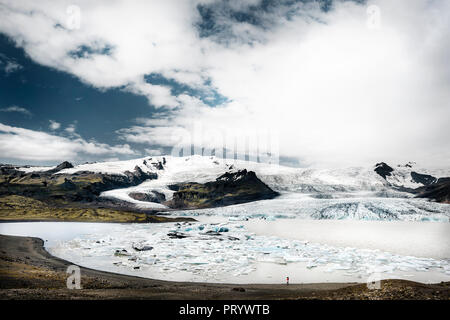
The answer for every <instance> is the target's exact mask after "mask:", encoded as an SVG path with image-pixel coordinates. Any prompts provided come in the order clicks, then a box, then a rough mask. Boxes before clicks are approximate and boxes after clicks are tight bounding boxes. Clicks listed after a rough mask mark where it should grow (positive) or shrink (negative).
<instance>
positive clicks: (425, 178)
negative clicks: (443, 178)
mask: <svg viewBox="0 0 450 320" xmlns="http://www.w3.org/2000/svg"><path fill="white" fill-rule="evenodd" d="M411 178H412V179H413V181H414V182H417V183H421V184H423V185H424V186H429V185H430V184H433V183H436V182H437V180H438V179H437V178H435V177H433V176H431V175H429V174H421V173H417V172H414V171H412V172H411Z"/></svg>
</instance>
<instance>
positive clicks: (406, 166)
mask: <svg viewBox="0 0 450 320" xmlns="http://www.w3.org/2000/svg"><path fill="white" fill-rule="evenodd" d="M415 165H416V163H415V162H414V161H409V162H408V163H405V164H403V165H402V164H399V165H397V167H399V168H402V167H403V168H412V167H413V166H415Z"/></svg>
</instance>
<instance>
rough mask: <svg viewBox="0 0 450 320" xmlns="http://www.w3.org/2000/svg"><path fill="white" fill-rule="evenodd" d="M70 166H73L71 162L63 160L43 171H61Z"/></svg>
mask: <svg viewBox="0 0 450 320" xmlns="http://www.w3.org/2000/svg"><path fill="white" fill-rule="evenodd" d="M70 168H73V164H71V163H70V162H68V161H64V162H62V163H60V164H58V165H57V166H56V168H53V169H50V170H47V171H45V172H48V173H55V172H59V171H61V170H64V169H70Z"/></svg>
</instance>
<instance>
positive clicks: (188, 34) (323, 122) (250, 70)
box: [0, 0, 450, 165]
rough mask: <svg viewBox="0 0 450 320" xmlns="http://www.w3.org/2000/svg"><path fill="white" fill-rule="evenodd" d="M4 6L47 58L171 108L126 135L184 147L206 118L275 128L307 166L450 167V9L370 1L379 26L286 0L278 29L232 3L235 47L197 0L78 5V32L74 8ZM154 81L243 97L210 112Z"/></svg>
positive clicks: (271, 18)
mask: <svg viewBox="0 0 450 320" xmlns="http://www.w3.org/2000/svg"><path fill="white" fill-rule="evenodd" d="M0 2H1V3H4V4H5V6H3V7H0V31H2V32H5V33H7V34H8V35H9V36H11V37H13V38H14V39H15V40H16V42H17V43H18V44H19V45H20V46H22V47H24V48H25V50H26V52H27V53H28V54H29V55H30V57H31V58H32V59H34V60H35V61H38V62H39V63H41V64H44V65H48V66H52V67H55V68H58V69H59V70H64V71H67V72H70V73H72V74H74V75H76V76H78V77H79V78H80V79H82V80H83V81H85V82H86V83H89V84H91V85H93V86H95V87H98V88H109V87H115V86H119V87H123V88H126V89H127V90H129V91H131V92H134V93H136V94H141V95H144V96H146V97H147V98H148V99H149V101H150V102H151V103H152V104H154V105H155V106H156V107H159V109H158V110H160V111H161V112H162V113H161V116H160V117H158V118H156V119H154V120H151V121H147V122H146V123H145V121H144V122H141V123H138V125H136V126H133V127H130V128H125V129H122V130H120V131H119V132H118V133H119V135H120V136H121V137H122V138H123V139H125V140H126V141H130V142H135V143H143V144H149V145H155V144H159V145H161V146H171V145H174V144H177V143H178V142H179V141H180V139H183V138H184V137H186V136H187V135H188V134H189V133H193V130H194V127H195V123H201V124H202V126H203V127H204V128H205V130H206V131H208V132H211V131H214V130H215V131H216V132H217V131H227V132H236V133H238V132H239V135H241V133H242V132H243V131H245V130H246V131H249V132H251V131H258V130H260V129H266V128H271V129H273V130H274V131H277V132H279V135H280V144H279V146H280V153H281V155H283V156H290V157H297V158H299V159H301V160H302V161H303V163H306V164H318V163H327V164H344V165H349V164H368V163H370V164H372V163H374V162H375V161H379V160H384V161H396V162H404V161H409V160H416V161H419V162H422V163H424V164H426V165H433V164H436V165H440V164H447V162H448V159H449V158H450V154H449V153H450V151H449V150H450V140H449V139H448V136H450V125H449V123H448V119H450V96H449V95H450V90H449V89H450V66H449V65H448V63H447V60H448V56H450V49H449V48H450V43H449V41H448V39H450V3H449V2H448V1H441V2H439V1H427V0H412V1H406V0H403V1H395V2H393V1H388V0H374V1H368V3H367V5H371V4H374V5H377V6H378V7H379V8H380V10H381V28H380V29H379V30H371V29H369V28H367V25H366V23H367V19H368V17H367V13H366V8H367V5H360V4H355V3H353V2H339V1H337V2H335V5H334V9H333V10H330V11H329V12H327V13H325V12H322V11H320V10H319V9H318V7H317V5H314V4H308V5H303V4H297V5H296V7H295V8H294V9H295V10H294V14H293V15H292V16H290V18H289V19H286V14H287V12H289V10H291V8H289V7H287V6H281V7H279V9H274V10H273V11H271V12H266V13H264V14H262V13H261V16H260V18H261V20H262V21H263V22H264V26H265V28H258V27H255V26H254V25H251V24H248V23H237V22H236V21H232V20H230V19H229V17H228V16H226V15H225V14H224V15H223V16H221V14H223V10H222V9H221V10H219V11H218V13H217V17H216V18H217V19H219V20H220V22H221V23H223V25H225V26H227V27H230V29H229V30H228V29H227V30H228V31H227V32H231V34H233V37H231V38H230V39H228V41H226V42H225V44H223V43H217V42H214V41H212V39H213V38H214V37H212V38H200V37H199V35H198V32H197V30H196V29H195V27H194V26H195V24H196V22H198V19H199V15H198V12H197V9H196V5H197V4H198V3H199V2H198V1H194V0H192V1H148V2H143V1H116V2H114V3H113V4H111V2H109V1H107V2H101V1H98V2H97V1H96V2H95V4H94V3H92V2H90V1H78V2H76V4H77V5H79V6H80V8H81V10H82V11H81V12H82V25H81V28H80V29H79V30H65V29H63V28H58V27H55V25H57V23H60V24H61V25H65V21H66V19H67V16H66V12H65V7H66V5H68V4H69V2H66V3H64V2H62V3H59V4H58V5H55V4H54V2H52V1H40V2H39V3H36V2H34V1H20V2H19V1H12V0H11V1H6V0H0ZM209 2H210V3H213V2H214V1H209ZM252 3H253V4H254V3H257V2H255V1H252ZM106 4H108V5H106ZM231 4H232V6H233V7H234V8H235V9H236V8H237V9H239V10H246V8H248V6H247V5H246V4H242V3H240V2H236V1H233V2H232V3H231ZM222 5H223V4H220V6H222ZM225 5H226V4H225ZM31 12H33V14H31ZM129 17H132V19H129ZM225 36H226V34H220V37H222V38H223V37H225ZM248 40H251V41H252V44H251V45H249V44H247V43H246V41H248ZM81 45H87V46H91V47H93V48H94V47H96V48H100V49H101V48H102V46H104V45H108V46H110V47H111V54H110V55H109V56H107V55H102V54H91V55H88V57H87V58H81V59H80V58H76V57H73V56H70V55H68V53H69V52H71V51H74V50H77V48H78V47H80V46H81ZM150 73H160V74H162V75H164V76H166V77H170V78H173V79H175V80H176V81H179V82H183V83H186V84H189V85H191V86H193V87H198V86H204V81H205V79H209V80H210V82H211V86H213V87H215V88H216V89H217V90H218V92H219V93H220V94H222V95H224V96H226V97H227V98H228V99H229V101H230V102H227V103H224V104H223V105H221V106H218V107H215V108H210V107H208V106H205V105H204V104H203V103H202V102H201V101H199V100H198V99H196V98H193V97H189V96H187V95H180V96H174V95H172V93H171V91H170V90H169V88H167V87H165V86H157V85H151V84H148V83H145V82H144V80H143V79H144V76H145V75H147V74H150ZM167 119H170V120H169V121H168V120H167ZM239 135H237V136H238V137H239ZM219 140H220V139H216V140H215V139H209V142H208V143H209V144H211V145H214V144H215V143H220V142H219ZM214 141H216V142H214Z"/></svg>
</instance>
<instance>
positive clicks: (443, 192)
mask: <svg viewBox="0 0 450 320" xmlns="http://www.w3.org/2000/svg"><path fill="white" fill-rule="evenodd" d="M413 167H414V163H412V162H409V163H407V164H405V165H403V166H398V167H397V168H396V169H394V168H392V167H391V166H389V165H388V164H386V163H384V162H380V163H377V164H376V165H375V169H374V171H375V172H376V173H377V174H378V175H380V176H381V177H383V179H385V180H386V181H387V182H388V183H389V185H390V186H392V187H394V188H396V189H398V190H400V191H406V192H409V193H412V194H414V195H415V196H416V197H418V198H428V199H430V200H433V201H436V202H442V203H450V178H446V177H443V178H436V177H434V176H433V175H431V174H427V173H418V172H416V171H414V170H415V169H414V168H413Z"/></svg>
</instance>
